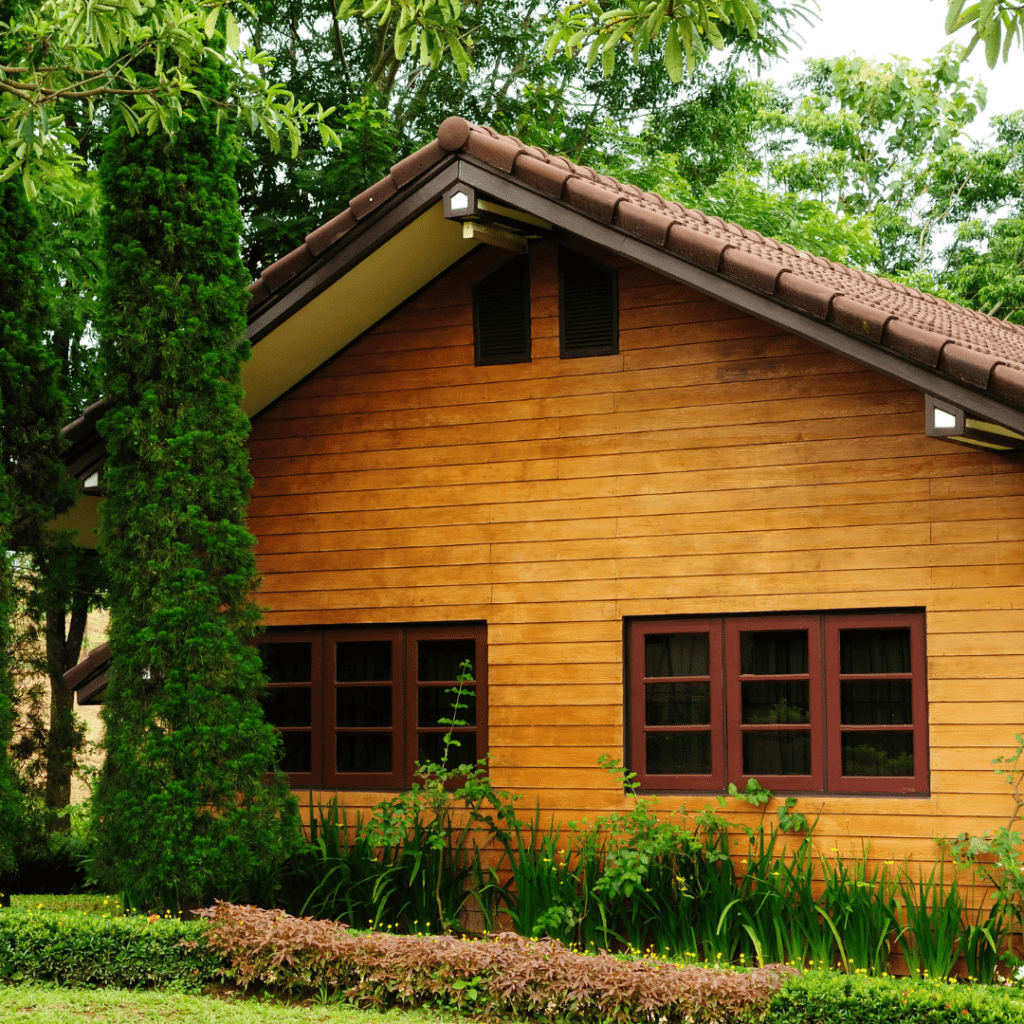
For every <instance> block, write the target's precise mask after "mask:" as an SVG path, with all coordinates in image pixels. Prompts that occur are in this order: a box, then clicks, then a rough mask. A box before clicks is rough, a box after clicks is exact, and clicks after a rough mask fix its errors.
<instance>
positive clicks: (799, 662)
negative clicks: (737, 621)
mask: <svg viewBox="0 0 1024 1024" xmlns="http://www.w3.org/2000/svg"><path fill="white" fill-rule="evenodd" d="M806 671H807V630H805V629H791V630H773V631H772V632H766V633H740V672H741V673H742V674H743V675H749V676H787V675H800V674H803V673H805V672H806Z"/></svg>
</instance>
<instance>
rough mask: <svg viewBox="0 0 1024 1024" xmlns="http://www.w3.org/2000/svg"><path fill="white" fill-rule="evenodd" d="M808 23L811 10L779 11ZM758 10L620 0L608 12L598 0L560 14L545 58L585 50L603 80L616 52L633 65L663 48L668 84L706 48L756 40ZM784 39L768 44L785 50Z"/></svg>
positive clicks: (735, 2) (745, 3)
mask: <svg viewBox="0 0 1024 1024" xmlns="http://www.w3.org/2000/svg"><path fill="white" fill-rule="evenodd" d="M782 13H783V14H784V16H785V18H786V20H787V22H788V20H789V19H790V18H791V17H795V16H800V17H804V18H807V17H808V15H809V14H810V8H808V7H807V6H806V5H804V4H803V3H799V2H798V3H794V4H793V5H792V6H791V7H788V8H784V9H783V12H782ZM761 19H762V11H761V8H760V6H759V5H758V3H757V2H756V0H624V2H620V3H618V4H617V5H616V6H613V7H611V8H610V9H605V6H604V4H603V3H599V2H597V0H585V2H578V3H569V4H567V5H566V6H564V7H563V8H562V9H561V10H559V11H558V12H557V14H556V16H555V20H554V22H553V24H552V28H551V32H550V36H549V38H548V57H549V59H550V58H551V57H553V56H554V54H555V53H556V52H557V51H558V50H559V49H560V48H562V49H564V51H565V53H566V56H568V57H574V56H576V55H577V54H579V53H580V52H581V51H582V50H583V49H584V48H587V64H588V66H590V65H592V64H593V63H594V62H595V61H596V59H597V57H598V55H600V56H601V63H602V66H603V68H604V73H605V75H611V74H612V71H613V70H614V67H615V53H616V50H617V49H618V48H619V47H620V45H623V44H625V45H627V46H628V47H629V49H630V51H631V53H632V58H633V61H634V63H635V62H637V61H638V60H639V59H640V55H641V54H643V53H646V52H648V51H649V50H651V49H657V48H658V47H660V46H662V45H664V51H663V59H664V62H665V67H666V69H667V71H668V73H669V76H670V77H671V79H672V81H673V82H680V81H681V80H682V78H683V72H684V53H685V69H686V71H688V72H692V71H693V69H694V67H696V65H697V64H698V63H701V62H702V61H704V60H706V59H707V56H708V51H709V49H715V50H721V49H723V48H724V47H725V46H726V45H728V44H730V43H734V42H736V41H737V40H739V39H740V38H741V37H746V39H747V41H748V42H750V43H753V42H754V41H756V40H757V39H758V29H759V25H760V23H761ZM786 41H788V36H785V35H783V38H782V39H781V40H778V41H776V42H775V43H774V44H770V45H769V46H768V49H769V50H770V49H771V48H772V45H775V46H778V47H781V49H782V50H785V42H786Z"/></svg>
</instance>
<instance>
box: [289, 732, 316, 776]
mask: <svg viewBox="0 0 1024 1024" xmlns="http://www.w3.org/2000/svg"><path fill="white" fill-rule="evenodd" d="M281 739H282V740H283V741H284V757H283V758H281V771H283V772H308V771H312V770H313V737H312V736H310V735H309V733H308V732H283V733H281Z"/></svg>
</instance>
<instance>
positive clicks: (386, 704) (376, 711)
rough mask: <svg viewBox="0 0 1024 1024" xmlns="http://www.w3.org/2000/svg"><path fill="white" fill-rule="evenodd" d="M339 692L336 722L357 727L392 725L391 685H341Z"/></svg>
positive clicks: (336, 704)
mask: <svg viewBox="0 0 1024 1024" xmlns="http://www.w3.org/2000/svg"><path fill="white" fill-rule="evenodd" d="M337 694H338V697H337V700H336V702H335V709H336V710H335V718H336V723H335V724H337V725H339V726H347V727H349V728H356V729H358V728H362V729H366V728H376V727H381V728H383V727H385V726H389V725H391V687H390V686H339V687H338V688H337Z"/></svg>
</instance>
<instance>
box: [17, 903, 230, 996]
mask: <svg viewBox="0 0 1024 1024" xmlns="http://www.w3.org/2000/svg"><path fill="white" fill-rule="evenodd" d="M205 930H206V926H205V924H203V923H202V922H199V921H178V920H166V919H164V920H161V919H157V920H154V921H150V920H149V919H148V918H145V917H98V916H96V915H92V914H81V913H68V914H55V913H47V912H46V911H17V910H9V909H8V910H3V911H0V980H2V981H8V982H11V981H55V982H58V983H60V984H62V985H111V986H115V987H117V988H146V987H150V986H159V987H168V986H169V987H175V988H183V989H187V990H198V989H199V988H201V987H202V986H203V985H206V984H208V983H210V982H212V981H216V980H218V977H217V974H216V971H217V968H218V967H220V966H221V963H222V961H221V960H220V958H219V957H218V956H217V955H216V954H214V953H212V952H211V951H210V950H209V949H208V948H207V946H206V943H205V941H204V939H203V933H204V931H205Z"/></svg>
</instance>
